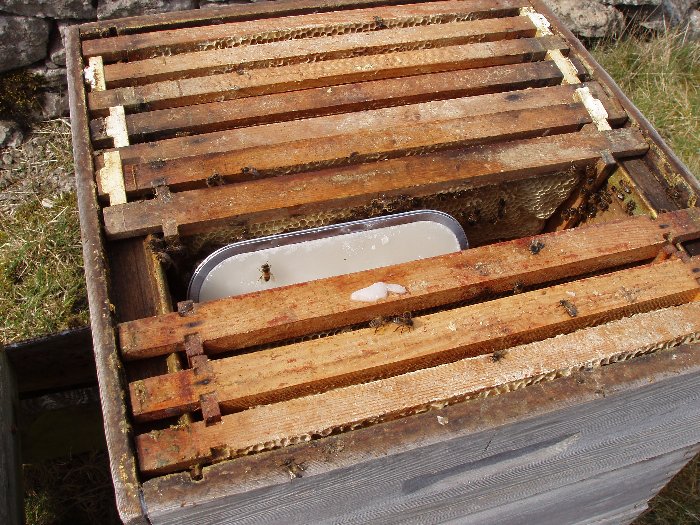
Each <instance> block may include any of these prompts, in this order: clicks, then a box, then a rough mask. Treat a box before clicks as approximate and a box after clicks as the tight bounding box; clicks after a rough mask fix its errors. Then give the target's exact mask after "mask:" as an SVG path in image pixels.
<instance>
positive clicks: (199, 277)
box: [187, 210, 469, 301]
mask: <svg viewBox="0 0 700 525" xmlns="http://www.w3.org/2000/svg"><path fill="white" fill-rule="evenodd" d="M422 221H427V222H436V223H438V224H441V225H443V226H445V227H447V228H449V229H450V231H452V233H454V234H455V237H457V242H458V243H459V247H460V249H462V250H466V249H467V248H468V247H469V242H468V241H467V236H466V234H465V233H464V229H463V228H462V226H461V225H460V224H459V222H457V220H456V219H455V218H454V217H452V216H451V215H448V214H447V213H444V212H441V211H435V210H414V211H408V212H404V213H396V214H394V215H385V216H383V217H373V218H371V219H363V220H359V221H352V222H344V223H342V224H333V225H330V226H321V227H319V228H311V229H308V230H300V231H296V232H290V233H281V234H278V235H270V236H268V237H260V238H259V239H250V240H247V241H241V242H237V243H233V244H229V245H226V246H224V247H222V248H219V249H218V250H216V251H215V252H213V253H212V254H211V255H209V256H208V257H207V258H206V259H204V260H203V261H202V262H201V263H200V264H199V266H198V267H197V269H196V270H195V271H194V274H193V275H192V278H191V279H190V284H189V287H188V288H187V298H188V299H191V300H193V301H199V293H200V291H201V288H202V285H203V284H204V281H205V279H206V277H207V275H208V274H209V272H211V271H212V270H213V269H214V268H215V267H216V266H217V265H218V264H219V263H221V262H223V261H224V260H226V259H228V258H229V257H232V256H234V255H239V254H241V253H247V252H256V251H259V250H265V249H268V248H277V247H280V246H287V245H290V244H297V243H301V242H305V241H313V240H317V239H324V238H328V237H334V236H337V235H347V234H349V233H356V232H362V231H369V230H376V229H378V228H386V227H388V226H398V225H400V224H409V223H413V222H422Z"/></svg>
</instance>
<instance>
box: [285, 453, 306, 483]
mask: <svg viewBox="0 0 700 525" xmlns="http://www.w3.org/2000/svg"><path fill="white" fill-rule="evenodd" d="M282 466H283V467H284V468H285V469H286V470H287V474H289V479H290V480H293V479H296V478H300V477H302V476H303V475H304V471H305V470H306V465H304V463H297V462H296V461H295V460H294V459H293V458H288V459H285V460H284V462H283V463H282Z"/></svg>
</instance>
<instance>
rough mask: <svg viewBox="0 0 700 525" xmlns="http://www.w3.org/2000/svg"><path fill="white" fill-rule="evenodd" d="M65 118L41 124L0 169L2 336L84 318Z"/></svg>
mask: <svg viewBox="0 0 700 525" xmlns="http://www.w3.org/2000/svg"><path fill="white" fill-rule="evenodd" d="M67 126H68V125H67V123H65V122H62V121H57V122H54V123H48V124H44V125H42V126H40V127H39V128H38V129H37V130H36V132H35V137H34V138H33V139H32V140H31V141H30V142H29V143H28V144H26V145H25V146H23V148H22V149H21V150H17V151H15V152H13V155H14V158H13V161H12V162H11V163H9V167H8V168H5V169H3V171H2V175H3V178H2V185H0V190H2V192H3V200H2V202H0V312H3V315H2V316H0V343H9V342H12V341H17V340H22V339H27V338H32V337H36V336H39V335H42V334H48V333H51V332H56V331H59V330H63V329H66V328H74V327H78V326H84V325H86V324H87V323H88V314H87V301H86V293H85V284H84V278H83V270H82V256H81V246H80V225H79V221H78V212H77V207H76V198H75V193H74V192H72V191H70V184H71V180H72V177H73V165H72V158H71V149H70V135H69V131H70V130H69V128H68V127H67ZM67 131H68V133H67ZM6 154H7V155H9V153H6ZM3 165H4V164H3Z"/></svg>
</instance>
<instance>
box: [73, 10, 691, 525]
mask: <svg viewBox="0 0 700 525" xmlns="http://www.w3.org/2000/svg"><path fill="white" fill-rule="evenodd" d="M67 49H68V61H69V81H70V95H71V120H72V125H73V142H74V151H75V160H76V173H77V177H78V197H79V205H80V217H81V226H82V233H83V243H84V256H85V271H86V277H87V285H88V294H89V299H90V312H91V319H92V328H93V337H94V348H95V354H96V360H97V368H98V376H99V383H100V391H101V398H102V405H103V411H104V419H105V430H106V434H107V443H108V447H109V453H110V459H111V466H112V474H113V478H114V484H115V490H116V495H117V503H118V506H119V511H120V513H121V516H122V518H123V519H124V521H125V522H126V523H149V522H150V523H198V524H201V523H223V522H226V523H228V522H231V523H233V522H236V523H239V522H240V523H297V522H300V523H308V522H314V523H331V522H332V523H339V522H343V523H344V522H353V523H356V522H363V523H364V522H397V521H401V522H419V523H425V522H443V521H450V520H458V521H462V522H464V521H470V520H471V521H473V522H475V523H500V524H502V523H556V524H561V523H579V522H581V523H583V522H586V523H588V522H591V521H595V520H598V521H596V522H600V523H623V522H627V521H629V520H631V519H632V518H633V517H634V516H635V515H637V514H639V513H640V512H641V511H642V510H643V509H644V503H645V502H646V501H647V500H648V499H649V498H650V497H651V496H652V495H653V494H654V493H655V492H656V491H657V490H658V489H659V488H660V487H661V486H662V485H663V484H664V483H665V482H666V481H667V480H668V479H669V477H670V476H671V474H672V473H673V472H675V471H677V470H678V469H679V468H680V467H681V465H682V464H683V463H684V462H685V461H687V460H688V459H689V457H690V454H692V453H694V452H696V451H697V450H698V442H700V425H699V424H698V422H699V420H700V403H698V397H699V396H700V394H699V392H700V388H698V387H700V347H699V346H698V344H697V343H698V337H699V336H700V315H699V314H700V304H698V303H697V302H695V301H696V300H697V299H698V298H699V297H700V294H699V293H698V291H699V287H700V284H699V282H698V278H699V277H700V260H698V259H697V256H696V254H697V253H698V244H699V243H698V239H699V238H700V213H699V211H698V209H697V208H695V205H696V202H697V195H698V193H699V191H698V190H699V188H698V183H697V181H696V180H695V179H694V177H693V176H692V175H691V174H690V173H689V172H688V171H687V169H686V168H685V167H684V166H683V165H682V164H681V163H680V162H679V161H678V159H677V158H676V157H675V156H674V154H673V153H672V152H671V151H670V150H669V149H668V147H667V146H666V145H665V144H664V143H663V141H662V140H661V139H660V137H659V136H658V134H657V133H656V132H655V131H654V130H653V129H652V128H651V126H650V125H649V123H648V122H647V120H646V119H645V118H644V117H643V116H642V115H641V114H640V113H639V112H638V110H637V109H636V108H635V107H634V106H633V105H632V104H631V103H630V101H629V100H628V99H627V98H626V97H625V96H624V95H623V94H622V93H621V92H620V90H619V89H618V87H617V86H616V85H615V84H614V82H613V81H612V80H611V79H610V77H609V76H608V75H607V74H606V73H605V72H604V71H603V70H602V69H601V68H600V66H599V65H598V64H596V63H595V61H594V60H593V59H592V58H591V56H590V55H589V54H588V53H587V52H586V51H585V49H584V48H583V47H582V46H581V44H580V43H579V42H578V41H577V40H576V39H575V38H574V37H573V35H571V33H569V32H568V31H567V30H566V29H565V28H563V27H562V26H561V24H560V23H559V22H558V21H557V20H556V19H555V18H554V16H553V15H552V13H551V12H550V11H549V10H548V9H547V8H546V7H545V6H544V4H543V3H542V2H540V1H537V0H444V1H434V2H419V3H410V2H408V1H407V0H403V1H401V2H398V1H393V0H333V1H324V0H289V1H278V2H263V3H257V4H250V5H237V6H228V7H222V8H219V9H212V10H201V11H192V12H184V13H171V14H166V15H157V16H150V17H140V18H133V19H124V20H113V21H105V22H98V23H93V24H86V25H83V26H80V27H78V28H74V29H72V30H70V31H69V34H68V48H67ZM421 208H429V209H437V210H442V211H446V212H448V213H450V214H452V215H453V216H455V217H456V218H457V219H458V220H459V221H460V223H461V224H462V225H463V227H464V228H465V230H466V232H467V236H468V237H469V239H470V243H471V244H472V247H471V248H470V249H468V250H466V251H462V252H458V253H454V254H450V255H445V256H440V257H436V258H432V259H427V260H421V261H415V262H410V263H404V264H400V265H395V266H390V267H386V268H380V269H375V270H368V271H365V272H360V273H356V274H350V275H342V276H339V277H332V278H327V279H322V280H318V281H313V282H309V283H305V284H300V285H293V286H289V287H285V288H278V289H272V290H264V291H261V292H256V293H252V294H248V295H243V296H238V297H233V298H227V299H219V300H215V301H210V302H205V303H201V304H193V303H191V302H186V301H184V299H185V289H186V284H187V280H188V278H189V276H190V274H191V272H192V270H193V269H194V266H195V264H196V262H197V261H198V260H201V259H202V258H203V257H205V256H206V255H208V254H209V253H211V252H212V251H213V250H215V249H217V248H218V247H220V246H222V245H225V244H227V243H230V242H233V241H238V240H242V239H250V238H255V237H259V236H263V235H268V234H273V233H279V232H286V231H293V230H296V229H302V228H306V227H311V226H319V225H326V224H333V223H338V222H343V221H347V220H351V219H359V218H367V217H374V216H379V215H384V214H388V213H393V212H398V211H406V210H412V209H421ZM376 281H387V282H396V283H401V284H403V285H404V286H406V288H407V289H408V293H407V294H405V295H391V296H389V297H388V298H387V299H386V300H383V301H379V302H376V303H371V304H367V303H357V302H353V301H350V298H349V296H350V292H351V291H353V290H356V289H358V288H362V287H363V286H366V285H368V284H371V283H373V282H376ZM406 311H410V312H412V313H413V319H414V326H413V329H412V330H396V331H394V330H376V329H374V328H372V327H371V326H369V323H370V321H371V320H372V319H374V318H376V317H377V316H392V315H397V314H398V313H401V312H406Z"/></svg>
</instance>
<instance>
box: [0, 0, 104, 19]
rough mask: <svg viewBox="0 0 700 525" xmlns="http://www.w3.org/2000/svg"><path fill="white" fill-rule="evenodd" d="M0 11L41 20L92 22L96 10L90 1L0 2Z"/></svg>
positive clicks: (36, 0)
mask: <svg viewBox="0 0 700 525" xmlns="http://www.w3.org/2000/svg"><path fill="white" fill-rule="evenodd" d="M0 11H5V12H6V13H12V14H16V15H25V16H35V17H43V18H59V19H66V18H74V19H77V20H92V19H94V18H95V17H96V16H97V10H96V9H95V7H94V6H93V5H92V1H91V0H0Z"/></svg>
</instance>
